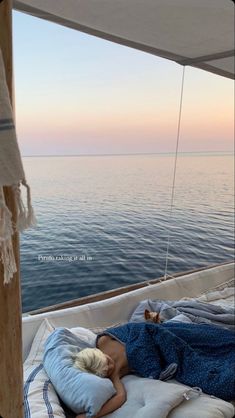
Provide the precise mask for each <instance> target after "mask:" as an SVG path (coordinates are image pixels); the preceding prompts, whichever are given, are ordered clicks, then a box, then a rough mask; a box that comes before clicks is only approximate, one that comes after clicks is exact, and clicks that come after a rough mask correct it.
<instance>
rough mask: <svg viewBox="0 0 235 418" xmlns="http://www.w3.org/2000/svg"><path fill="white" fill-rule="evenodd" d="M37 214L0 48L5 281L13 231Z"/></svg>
mask: <svg viewBox="0 0 235 418" xmlns="http://www.w3.org/2000/svg"><path fill="white" fill-rule="evenodd" d="M21 185H24V186H25V187H26V189H27V204H26V206H25V205H24V203H23V201H22V198H21ZM3 186H9V187H12V189H13V193H14V196H15V202H16V208H17V221H16V224H13V222H12V214H11V212H10V210H9V209H8V207H7V205H6V202H5V198H4V192H3ZM34 223H35V218H34V214H33V208H32V205H31V197H30V189H29V186H28V185H27V183H26V180H25V174H24V170H23V165H22V161H21V156H20V151H19V147H18V143H17V138H16V131H15V124H14V120H13V112H12V106H11V101H10V97H9V92H8V88H7V83H6V77H5V69H4V63H3V58H2V53H1V50H0V259H1V261H2V263H3V266H4V283H9V282H10V280H11V279H12V277H13V275H14V273H15V272H16V269H17V267H16V262H15V257H14V252H13V247H12V235H13V234H14V232H15V231H22V230H24V229H26V228H27V227H29V226H30V225H33V224H34Z"/></svg>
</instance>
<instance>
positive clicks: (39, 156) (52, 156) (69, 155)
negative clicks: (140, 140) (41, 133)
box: [22, 150, 234, 158]
mask: <svg viewBox="0 0 235 418" xmlns="http://www.w3.org/2000/svg"><path fill="white" fill-rule="evenodd" d="M145 155H146V156H147V155H162V156H164V155H165V156H172V155H175V152H173V151H169V152H139V153H138V152H136V153H134V152H131V153H103V154H32V155H22V158H42V157H50V158H56V157H125V156H127V157H128V156H145ZM178 155H181V156H182V155H199V156H203V155H223V156H225V155H234V151H232V150H231V151H180V152H178Z"/></svg>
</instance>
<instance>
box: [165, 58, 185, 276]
mask: <svg viewBox="0 0 235 418" xmlns="http://www.w3.org/2000/svg"><path fill="white" fill-rule="evenodd" d="M184 75H185V66H183V73H182V81H181V93H180V106H179V118H178V127H177V137H176V149H175V161H174V172H173V182H172V191H171V201H170V215H169V227H168V236H167V249H166V261H165V272H164V279H166V278H167V276H168V274H167V269H168V259H169V250H170V238H171V231H170V230H171V227H172V214H173V207H174V196H175V181H176V169H177V161H178V150H179V140H180V127H181V115H182V104H183V93H184Z"/></svg>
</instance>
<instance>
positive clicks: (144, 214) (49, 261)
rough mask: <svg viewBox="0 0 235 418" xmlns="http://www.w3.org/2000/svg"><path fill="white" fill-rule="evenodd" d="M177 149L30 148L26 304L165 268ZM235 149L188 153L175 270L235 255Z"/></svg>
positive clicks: (182, 169)
mask: <svg viewBox="0 0 235 418" xmlns="http://www.w3.org/2000/svg"><path fill="white" fill-rule="evenodd" d="M173 158H174V157H173V156H170V155H142V156H103V157H102V156H96V157H28V158H25V159H24V165H25V170H26V173H27V177H28V180H29V182H30V184H31V187H32V193H33V202H34V208H35V211H36V215H37V218H38V227H37V228H35V229H31V230H29V231H27V232H25V233H24V234H22V237H21V251H22V253H21V270H22V272H21V275H22V292H23V310H24V311H28V310H31V309H36V308H37V307H41V306H47V305H50V304H54V303H59V302H62V301H65V300H69V299H73V298H77V297H81V296H84V295H87V294H91V293H96V292H100V291H103V290H108V289H113V288H115V287H119V286H124V285H127V284H132V283H136V282H138V281H143V280H146V279H153V278H156V277H159V276H161V275H162V274H163V273H164V268H165V255H166V241H167V235H168V231H169V212H170V197H171V190H172V176H173V163H174V161H173ZM233 221H234V219H233V157H232V156H229V155H228V156H209V155H207V156H192V155H182V156H180V157H179V159H178V165H177V179H176V189H175V201H174V210H173V219H172V225H171V227H170V236H171V243H170V256H169V263H168V272H169V273H173V272H175V271H183V270H187V269H191V268H196V267H201V266H204V265H207V264H212V263H217V262H218V263H219V262H223V261H227V260H230V259H232V257H233Z"/></svg>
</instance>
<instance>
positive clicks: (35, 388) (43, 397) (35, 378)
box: [24, 319, 65, 418]
mask: <svg viewBox="0 0 235 418" xmlns="http://www.w3.org/2000/svg"><path fill="white" fill-rule="evenodd" d="M53 331H54V328H53V327H52V325H51V324H50V323H49V321H48V320H47V319H44V321H43V322H42V323H41V325H40V327H39V329H38V331H37V333H36V335H35V337H34V340H33V343H32V347H31V349H30V352H29V355H28V357H27V359H26V360H25V362H24V408H25V418H49V417H53V418H65V414H64V411H63V409H62V407H61V405H60V402H59V398H58V396H57V394H56V392H55V390H54V388H53V386H52V384H51V382H50V380H49V378H48V376H47V374H46V372H45V370H44V368H43V365H42V360H43V352H44V344H45V342H46V340H47V338H48V337H49V335H50V334H51V332H53Z"/></svg>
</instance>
